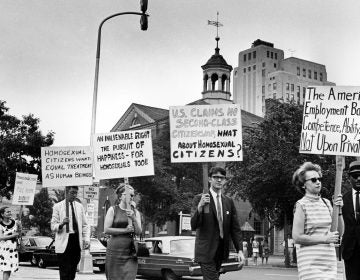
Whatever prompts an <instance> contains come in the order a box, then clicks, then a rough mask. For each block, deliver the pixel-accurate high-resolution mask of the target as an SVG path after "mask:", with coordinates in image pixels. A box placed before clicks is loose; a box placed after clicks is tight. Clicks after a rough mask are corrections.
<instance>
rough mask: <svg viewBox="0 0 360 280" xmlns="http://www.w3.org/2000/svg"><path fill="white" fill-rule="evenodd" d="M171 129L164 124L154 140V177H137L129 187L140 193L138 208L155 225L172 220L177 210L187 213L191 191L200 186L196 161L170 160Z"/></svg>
mask: <svg viewBox="0 0 360 280" xmlns="http://www.w3.org/2000/svg"><path fill="white" fill-rule="evenodd" d="M170 153H171V152H170V132H169V126H166V127H165V128H164V129H163V130H162V132H161V133H160V135H159V136H158V137H157V138H156V139H155V140H154V141H153V156H154V166H155V176H146V177H137V178H133V179H132V180H131V182H130V183H131V184H132V186H133V187H134V188H135V189H136V190H137V192H139V193H140V194H141V201H140V205H139V207H140V211H141V212H142V213H143V214H144V215H145V217H146V221H147V222H152V223H155V224H157V225H158V226H160V225H163V224H164V223H165V222H166V221H171V220H175V219H176V218H177V217H178V214H179V212H180V211H183V212H184V213H190V209H191V202H192V198H193V196H194V194H197V193H199V192H201V189H202V183H201V180H202V169H201V164H198V163H171V160H170Z"/></svg>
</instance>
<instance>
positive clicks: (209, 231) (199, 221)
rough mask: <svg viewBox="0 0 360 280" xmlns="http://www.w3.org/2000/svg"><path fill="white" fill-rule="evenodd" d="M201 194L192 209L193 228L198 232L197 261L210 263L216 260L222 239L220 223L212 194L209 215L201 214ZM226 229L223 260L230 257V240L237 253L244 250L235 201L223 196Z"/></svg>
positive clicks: (195, 199)
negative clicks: (198, 209)
mask: <svg viewBox="0 0 360 280" xmlns="http://www.w3.org/2000/svg"><path fill="white" fill-rule="evenodd" d="M200 198H201V194H199V195H197V196H195V198H194V201H193V207H192V216H191V228H192V230H196V241H195V261H197V262H199V263H209V262H212V261H213V260H214V256H215V253H216V250H217V248H218V244H219V239H220V230H219V223H218V220H217V215H216V207H215V203H214V200H213V198H212V195H211V194H210V206H209V213H204V212H202V213H199V212H198V211H197V206H198V203H199V201H200ZM221 202H222V211H223V229H224V237H223V240H224V252H223V260H226V259H227V258H228V257H229V244H230V238H231V239H232V241H233V244H234V246H235V249H236V250H237V251H239V250H242V242H241V230H240V225H239V221H238V218H237V212H236V208H235V205H234V202H233V200H232V199H231V198H230V197H227V196H225V195H221Z"/></svg>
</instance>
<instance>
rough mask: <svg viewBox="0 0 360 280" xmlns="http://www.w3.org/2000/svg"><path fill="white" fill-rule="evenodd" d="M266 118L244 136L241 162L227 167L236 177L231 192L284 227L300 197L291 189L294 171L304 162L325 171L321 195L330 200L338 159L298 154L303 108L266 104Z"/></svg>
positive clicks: (229, 187) (273, 101)
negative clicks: (309, 162) (313, 164)
mask: <svg viewBox="0 0 360 280" xmlns="http://www.w3.org/2000/svg"><path fill="white" fill-rule="evenodd" d="M266 103H267V104H266V107H267V109H266V115H265V118H264V120H263V121H262V123H260V125H259V126H258V127H256V128H248V129H247V130H246V131H245V135H244V158H243V161H242V162H233V163H230V164H228V168H229V169H230V170H231V173H232V174H233V175H234V176H233V178H232V179H231V180H230V181H229V185H228V191H229V192H230V193H232V194H236V195H238V196H240V197H241V198H243V199H247V200H249V202H250V203H251V205H252V207H253V209H254V211H255V212H256V213H258V214H259V215H260V216H261V217H267V218H268V219H269V220H270V221H271V222H272V223H273V224H274V225H276V226H277V227H280V228H282V227H283V226H284V225H285V224H284V221H285V219H286V220H287V224H291V223H292V219H293V209H294V204H295V202H296V201H297V200H298V199H300V198H301V196H302V195H301V194H300V193H298V192H297V191H296V190H295V188H294V187H293V186H292V183H291V180H292V175H293V173H294V171H295V170H296V169H297V168H298V167H299V166H300V165H301V164H302V163H304V162H305V161H311V162H314V163H317V164H319V165H320V166H321V167H322V170H323V177H324V179H325V180H324V182H323V188H322V195H323V196H325V197H327V198H330V199H331V195H332V193H333V189H334V183H335V156H322V155H311V154H300V153H299V142H300V134H301V124H302V113H303V107H302V106H301V105H297V104H293V103H291V104H289V103H280V102H279V101H276V100H271V99H268V100H267V101H266Z"/></svg>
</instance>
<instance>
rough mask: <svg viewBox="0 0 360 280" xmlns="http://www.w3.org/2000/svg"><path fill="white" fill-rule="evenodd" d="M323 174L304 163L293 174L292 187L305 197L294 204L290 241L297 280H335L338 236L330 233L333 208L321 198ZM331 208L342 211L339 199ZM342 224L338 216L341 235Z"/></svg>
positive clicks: (319, 169)
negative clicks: (295, 263)
mask: <svg viewBox="0 0 360 280" xmlns="http://www.w3.org/2000/svg"><path fill="white" fill-rule="evenodd" d="M321 180H322V171H321V168H320V166H319V165H317V164H313V163H311V162H305V163H304V164H303V165H301V166H300V167H299V168H298V169H297V170H296V171H295V173H294V174H293V184H294V185H295V186H296V187H297V188H298V190H301V192H302V193H304V196H303V198H301V199H300V200H298V201H297V202H296V204H295V207H296V208H295V213H294V221H293V230H292V237H293V239H294V241H295V243H296V244H298V246H299V247H298V250H297V267H298V272H299V279H300V280H306V279H327V280H330V279H334V280H335V279H336V277H337V261H336V253H335V245H334V243H336V242H338V240H339V232H338V231H335V232H331V231H330V227H331V220H332V218H331V217H332V212H333V208H332V206H331V203H330V201H329V200H327V199H326V198H322V197H321V196H320V191H321V187H322V186H321ZM334 204H335V205H337V206H340V207H342V205H343V202H342V197H341V195H339V197H337V198H336V199H335V200H334ZM342 228H343V221H342V217H341V216H339V229H340V231H341V232H340V235H341V234H342Z"/></svg>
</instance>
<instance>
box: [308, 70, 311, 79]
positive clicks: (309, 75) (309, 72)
mask: <svg viewBox="0 0 360 280" xmlns="http://www.w3.org/2000/svg"><path fill="white" fill-rule="evenodd" d="M308 77H309V79H311V70H310V69H309V71H308Z"/></svg>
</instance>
